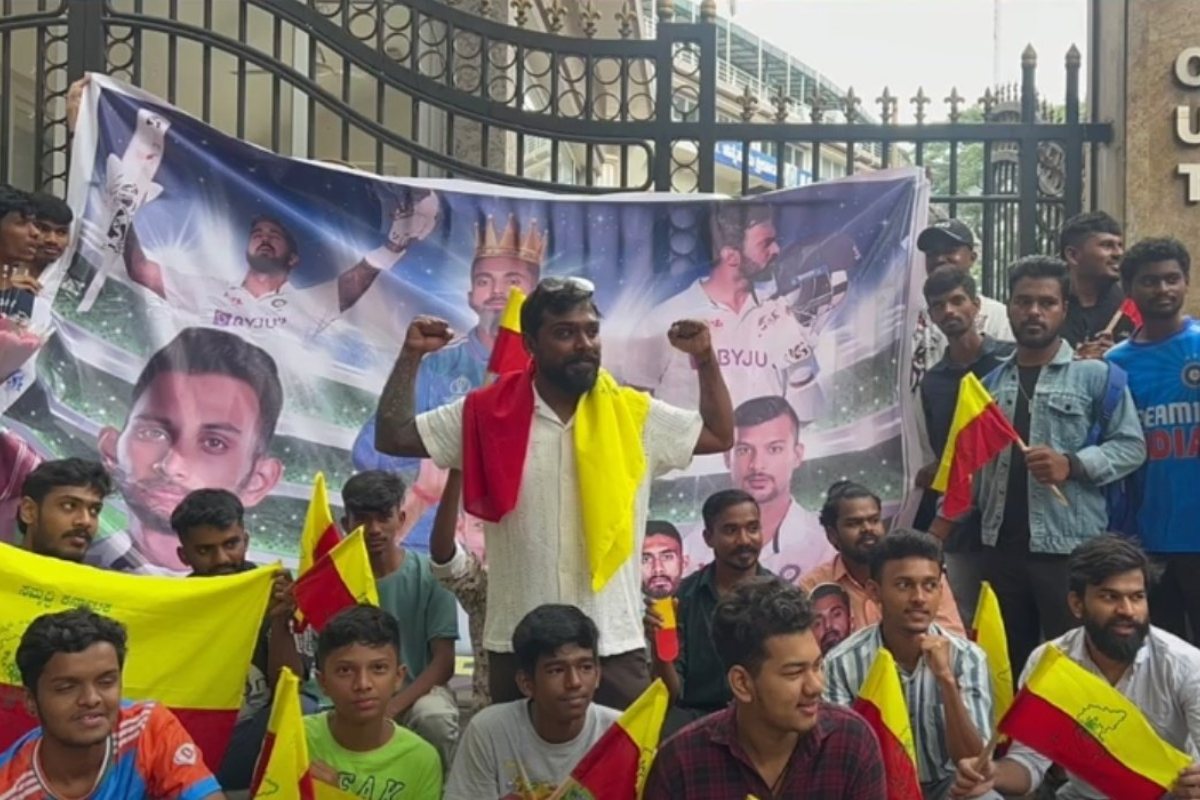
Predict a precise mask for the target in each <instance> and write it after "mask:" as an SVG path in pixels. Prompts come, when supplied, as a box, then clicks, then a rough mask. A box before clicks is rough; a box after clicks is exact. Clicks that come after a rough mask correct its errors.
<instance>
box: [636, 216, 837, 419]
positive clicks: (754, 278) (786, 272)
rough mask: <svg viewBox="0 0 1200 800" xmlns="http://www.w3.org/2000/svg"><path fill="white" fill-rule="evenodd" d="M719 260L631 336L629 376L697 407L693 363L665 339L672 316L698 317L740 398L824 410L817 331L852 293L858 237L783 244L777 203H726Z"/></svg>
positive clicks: (716, 220)
mask: <svg viewBox="0 0 1200 800" xmlns="http://www.w3.org/2000/svg"><path fill="white" fill-rule="evenodd" d="M712 243H713V252H714V261H713V264H712V267H711V269H710V270H709V274H708V275H707V276H706V277H703V278H699V279H697V280H696V281H695V282H693V283H692V284H691V286H689V287H688V288H686V289H684V290H683V291H682V292H680V293H679V294H677V295H675V296H674V297H671V298H669V299H667V300H665V301H664V302H662V303H661V304H659V305H658V306H657V307H655V308H654V309H653V310H652V311H651V312H650V313H649V314H647V315H646V317H645V319H646V322H645V324H644V325H643V327H642V328H641V330H638V331H637V332H636V333H635V334H634V345H635V346H634V347H633V348H632V349H631V352H632V353H633V354H634V355H633V356H632V357H631V359H630V364H629V365H627V367H626V368H625V370H624V374H623V378H624V380H625V382H627V383H629V384H631V385H634V386H638V387H641V388H644V389H646V390H648V391H651V392H653V394H654V396H655V397H657V398H658V399H660V400H664V401H666V402H668V403H673V404H675V405H679V406H683V407H685V408H695V407H696V404H697V403H698V402H699V397H698V395H697V388H696V379H695V374H694V373H695V370H694V368H693V366H692V364H691V363H690V362H689V360H688V359H687V357H686V356H684V355H683V354H682V353H680V352H679V351H677V350H674V349H673V348H671V347H668V346H666V344H665V342H666V336H665V330H666V327H665V326H666V325H667V324H669V322H668V321H669V320H675V319H693V318H694V319H701V320H704V321H706V322H707V323H708V326H709V330H710V331H711V332H712V337H713V347H714V349H715V351H716V354H717V358H718V360H719V361H720V364H721V371H722V373H723V374H724V375H725V376H726V383H727V384H728V386H729V391H730V394H731V396H732V398H733V402H734V404H735V405H737V404H738V403H741V402H745V401H746V400H749V399H751V398H753V397H761V396H765V395H781V396H784V397H786V398H787V399H788V401H789V402H790V403H791V404H792V405H793V407H794V408H795V409H796V411H797V413H798V414H799V416H800V418H801V419H802V420H803V421H805V422H809V421H811V420H813V419H814V418H816V416H817V415H819V414H820V411H821V408H822V405H823V397H822V392H821V387H820V385H819V384H818V382H817V375H818V371H819V370H818V364H817V359H816V355H815V351H816V346H817V339H818V336H819V334H820V332H821V329H822V328H823V327H824V326H825V324H826V322H827V321H828V320H829V317H830V314H831V313H832V312H833V310H834V309H835V308H837V306H838V305H839V304H840V303H841V302H842V300H844V299H845V296H846V291H847V289H848V287H849V274H850V272H851V271H852V270H853V268H854V266H855V265H856V264H857V262H858V260H859V253H858V250H857V249H856V247H855V245H854V243H853V241H852V240H851V239H850V238H849V237H846V236H843V235H836V236H833V237H830V238H828V239H826V240H825V241H822V242H820V243H818V244H817V245H816V246H815V247H799V246H793V247H790V248H788V250H787V251H786V252H784V251H782V250H781V248H780V244H779V240H778V233H777V231H776V227H775V209H774V207H773V206H771V205H769V204H766V203H743V202H735V203H724V204H721V205H719V206H718V207H717V209H716V210H715V211H714V212H713V217H712Z"/></svg>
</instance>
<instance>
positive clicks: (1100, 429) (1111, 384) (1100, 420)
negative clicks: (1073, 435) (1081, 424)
mask: <svg viewBox="0 0 1200 800" xmlns="http://www.w3.org/2000/svg"><path fill="white" fill-rule="evenodd" d="M1105 364H1106V365H1107V366H1108V373H1107V375H1106V376H1105V387H1104V396H1103V397H1102V398H1100V404H1099V405H1100V407H1099V408H1098V409H1097V414H1096V422H1095V423H1094V424H1093V425H1092V427H1091V429H1090V430H1088V435H1087V438H1086V439H1084V441H1083V446H1084V447H1091V446H1092V445H1094V444H1098V443H1099V442H1100V437H1101V436H1102V435H1103V433H1104V429H1105V428H1107V427H1108V423H1109V421H1110V420H1111V419H1112V417H1113V414H1115V413H1117V406H1118V405H1120V404H1121V398H1122V397H1123V396H1124V394H1125V387H1126V386H1127V385H1129V375H1128V373H1126V372H1125V370H1123V369H1121V368H1120V367H1118V366H1117V365H1116V364H1114V363H1112V362H1111V361H1106V362H1105Z"/></svg>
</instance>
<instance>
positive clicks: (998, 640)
mask: <svg viewBox="0 0 1200 800" xmlns="http://www.w3.org/2000/svg"><path fill="white" fill-rule="evenodd" d="M971 640H972V641H973V642H975V644H977V645H979V647H980V648H981V649H982V650H983V652H984V654H985V655H987V662H988V673H989V674H990V675H991V677H992V725H994V726H997V727H998V726H999V725H1000V720H1001V719H1003V718H1004V715H1005V714H1007V713H1008V709H1009V707H1010V706H1011V705H1012V702H1013V675H1012V662H1011V661H1010V660H1009V657H1008V636H1007V635H1006V634H1005V633H1004V618H1003V617H1001V616H1000V600H999V599H998V598H997V597H996V592H995V591H993V590H992V585H991V584H990V583H988V582H987V581H984V582H983V584H982V585H981V586H980V588H979V602H978V603H976V605H975V620H974V623H973V624H972V626H971Z"/></svg>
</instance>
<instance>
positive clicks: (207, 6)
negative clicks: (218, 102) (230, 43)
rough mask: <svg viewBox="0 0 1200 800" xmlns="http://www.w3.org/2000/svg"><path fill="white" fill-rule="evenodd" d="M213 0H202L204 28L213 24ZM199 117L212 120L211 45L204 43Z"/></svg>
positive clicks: (206, 120)
mask: <svg viewBox="0 0 1200 800" xmlns="http://www.w3.org/2000/svg"><path fill="white" fill-rule="evenodd" d="M212 4H213V0H204V30H206V31H211V30H212V26H213V8H212ZM200 62H201V66H200V70H201V74H200V118H201V119H203V120H204V121H205V122H211V121H212V47H210V46H209V45H207V44H205V45H204V46H203V51H202V53H201V57H200Z"/></svg>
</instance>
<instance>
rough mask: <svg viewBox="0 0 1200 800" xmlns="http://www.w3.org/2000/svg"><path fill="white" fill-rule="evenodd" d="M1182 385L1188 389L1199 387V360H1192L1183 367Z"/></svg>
mask: <svg viewBox="0 0 1200 800" xmlns="http://www.w3.org/2000/svg"><path fill="white" fill-rule="evenodd" d="M1181 377H1182V378H1183V385H1184V386H1186V387H1188V388H1189V389H1200V362H1196V361H1193V362H1191V363H1190V364H1186V365H1185V366H1184V368H1183V374H1182V376H1181Z"/></svg>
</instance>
